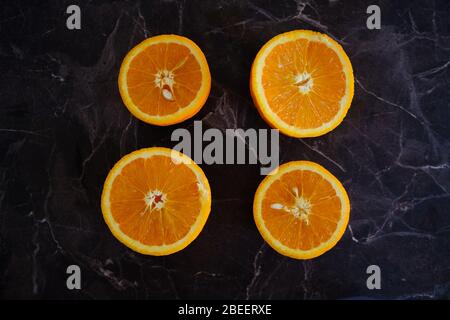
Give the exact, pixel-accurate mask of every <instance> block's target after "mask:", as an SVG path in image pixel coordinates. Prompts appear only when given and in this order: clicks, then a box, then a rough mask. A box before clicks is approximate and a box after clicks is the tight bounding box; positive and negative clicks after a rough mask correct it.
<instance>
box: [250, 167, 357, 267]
mask: <svg viewBox="0 0 450 320" xmlns="http://www.w3.org/2000/svg"><path fill="white" fill-rule="evenodd" d="M349 213H350V202H349V199H348V196H347V192H346V191H345V189H344V187H343V186H342V184H341V183H340V182H339V180H338V179H336V178H335V177H334V176H333V175H332V174H331V173H330V172H329V171H327V170H326V169H325V168H323V167H322V166H320V165H318V164H317V163H313V162H309V161H292V162H288V163H286V164H283V165H281V166H280V167H278V168H277V169H275V171H274V172H273V173H272V174H271V175H268V176H267V177H266V178H265V179H264V180H263V181H262V182H261V184H260V185H259V187H258V189H257V191H256V194H255V199H254V202H253V215H254V219H255V222H256V226H257V227H258V230H259V232H260V233H261V235H262V237H263V238H264V239H265V240H266V242H267V243H269V245H270V246H271V247H272V248H274V249H275V250H276V251H278V252H279V253H281V254H283V255H286V256H289V257H292V258H296V259H311V258H314V257H317V256H320V255H321V254H323V253H325V252H326V251H328V250H330V249H331V248H332V247H333V246H334V245H336V243H337V242H338V241H339V239H340V238H341V237H342V235H343V234H344V231H345V229H346V227H347V224H348V219H349Z"/></svg>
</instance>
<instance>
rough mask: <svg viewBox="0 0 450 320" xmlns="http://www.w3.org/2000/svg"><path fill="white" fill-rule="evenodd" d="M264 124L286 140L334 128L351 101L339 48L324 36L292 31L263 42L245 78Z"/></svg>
mask: <svg viewBox="0 0 450 320" xmlns="http://www.w3.org/2000/svg"><path fill="white" fill-rule="evenodd" d="M250 91H251V94H252V98H253V101H254V103H255V105H256V107H257V109H258V111H259V113H260V114H261V116H262V117H263V118H264V120H265V121H266V122H267V123H268V124H269V125H271V126H272V127H274V128H277V129H279V130H280V131H281V132H282V133H284V134H286V135H289V136H292V137H298V138H301V137H317V136H320V135H323V134H325V133H327V132H329V131H331V130H333V129H334V128H335V127H337V126H338V125H339V124H340V123H341V122H342V120H343V119H344V117H345V115H346V114H347V111H348V109H349V108H350V104H351V102H352V99H353V91H354V79H353V69H352V65H351V63H350V60H349V58H348V57H347V54H346V53H345V52H344V50H343V49H342V47H341V46H340V45H339V43H337V42H336V41H334V40H333V39H331V38H330V37H328V36H327V35H325V34H321V33H318V32H313V31H309V30H294V31H291V32H286V33H283V34H280V35H278V36H276V37H274V38H272V39H271V40H269V41H268V42H267V43H266V44H265V45H264V46H263V47H262V48H261V50H260V51H259V52H258V54H257V56H256V58H255V61H254V62H253V66H252V70H251V76H250Z"/></svg>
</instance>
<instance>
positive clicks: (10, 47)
mask: <svg viewBox="0 0 450 320" xmlns="http://www.w3.org/2000/svg"><path fill="white" fill-rule="evenodd" d="M70 4H78V5H79V6H80V7H81V13H82V22H81V23H82V29H81V30H75V31H70V30H68V29H67V28H66V18H67V16H68V15H67V14H66V8H67V6H68V5H70ZM369 4H378V5H380V7H381V17H382V28H381V30H368V29H367V28H366V18H367V17H368V15H367V14H366V8H367V6H368V5H369ZM449 17H450V5H449V3H448V1H437V0H436V1H433V0H430V1H382V2H377V1H340V0H334V1H275V0H273V1H258V0H253V1H188V0H186V1H139V2H134V1H113V2H107V1H10V2H9V3H6V2H2V5H1V8H0V74H1V78H0V79H1V80H0V88H1V89H0V297H1V298H27V299H42V298H57V299H105V298H114V299H115V298H131V299H135V298H148V299H153V298H189V299H191V298H228V299H245V298H250V299H266V298H268V299H285V298H287V299H336V298H337V299H341V298H344V299H347V298H359V297H370V298H390V299H403V298H412V299H415V298H419V299H420V298H425V299H428V298H449V296H450V238H449V237H450V212H449V207H450V195H449V190H450V164H449V149H450V102H449V101H450V100H449V98H450V93H449V85H450V19H449ZM301 28H305V29H312V30H317V31H321V32H324V33H327V34H328V35H330V36H332V37H333V38H335V39H336V40H338V41H339V42H340V43H341V44H342V45H343V47H344V48H345V50H346V51H347V53H348V55H349V56H350V59H351V61H352V63H353V68H354V72H355V97H354V100H353V103H352V107H351V109H350V111H349V114H348V115H347V117H346V118H345V120H344V121H343V123H342V124H341V125H340V126H339V127H338V128H337V129H335V130H334V131H332V132H331V133H328V134H326V135H325V136H322V137H319V138H313V139H294V138H288V137H285V136H281V137H280V138H281V139H280V159H281V162H282V163H284V162H287V161H290V160H299V159H306V160H311V161H315V162H318V163H320V164H322V165H323V166H325V167H326V168H328V169H329V170H330V171H331V172H332V173H334V174H335V175H336V176H337V177H338V178H339V179H340V180H341V181H342V182H343V183H344V185H345V187H346V189H347V191H348V193H349V196H350V200H351V204H352V210H351V216H350V223H349V227H348V229H347V231H346V233H345V235H344V237H343V238H342V240H341V241H340V242H339V243H338V245H337V246H336V247H335V248H334V249H333V250H332V251H330V252H328V253H326V254H325V255H323V256H321V257H319V258H316V259H314V260H310V261H297V260H293V259H290V258H287V257H284V256H281V255H279V254H277V253H276V252H275V251H273V250H272V249H271V248H270V247H269V246H268V245H266V244H265V243H264V241H263V239H262V238H261V236H260V235H259V234H258V231H257V229H256V227H255V225H254V222H253V218H252V201H253V195H254V192H255V190H256V188H257V186H258V184H259V183H260V181H261V180H262V178H263V177H262V176H260V175H259V166H257V165H249V166H243V165H222V166H218V165H212V166H205V165H203V166H202V168H203V170H204V171H205V173H206V175H207V177H208V179H209V181H210V184H211V188H212V194H213V204H212V211H211V215H210V217H209V220H208V222H207V224H206V226H205V228H204V230H203V232H202V233H201V234H200V236H199V237H198V238H197V239H196V240H195V241H194V242H193V243H192V244H191V245H190V246H188V247H187V248H186V249H185V250H183V251H181V252H179V253H176V254H173V255H171V256H167V257H150V256H143V255H140V254H137V253H134V252H133V251H131V250H129V249H128V248H126V247H125V246H123V245H121V244H120V243H119V242H118V241H117V240H116V239H115V238H114V237H113V236H112V234H111V233H110V232H109V230H108V228H107V226H106V224H105V223H104V222H103V219H102V215H101V210H100V194H101V190H102V184H103V181H104V179H105V177H106V174H107V173H108V171H109V169H110V168H111V167H112V166H113V164H114V163H115V162H116V161H117V160H118V159H120V157H122V156H123V155H125V154H127V153H129V152H131V151H133V150H136V149H138V148H142V147H149V146H167V147H172V146H173V145H174V144H175V143H173V142H171V141H170V135H171V132H172V131H173V130H174V129H175V128H178V127H185V128H189V129H190V130H192V124H193V119H191V120H188V121H186V122H184V123H182V124H180V125H176V126H171V127H165V128H160V127H155V126H151V125H148V124H145V123H143V122H141V121H139V120H137V119H135V118H134V117H133V116H131V114H130V113H129V112H128V111H127V109H126V108H125V107H124V105H123V103H122V101H121V99H120V96H119V93H118V89H117V75H118V70H119V66H120V63H121V61H122V59H123V57H124V56H125V54H126V53H127V52H128V50H130V49H131V48H132V47H133V46H134V45H136V44H137V43H139V42H140V41H142V40H143V39H145V38H146V37H150V36H153V35H157V34H163V33H176V34H181V35H184V36H187V37H189V38H191V39H192V40H194V41H195V42H196V43H197V44H198V45H199V46H200V47H201V48H202V49H203V51H204V52H205V54H206V57H207V59H208V62H209V66H210V68H211V74H212V79H213V81H212V90H211V94H210V97H209V99H208V101H207V103H206V105H205V106H204V108H203V109H202V111H201V112H200V113H199V114H197V115H196V116H195V118H194V119H195V120H202V121H203V127H204V128H209V127H215V128H220V129H225V128H244V129H246V128H267V125H266V124H265V123H264V122H263V121H262V120H261V118H260V117H259V116H258V114H257V112H256V110H255V108H254V107H253V104H252V101H251V98H250V94H249V88H248V80H249V71H250V66H251V63H252V61H253V58H254V57H255V55H256V53H257V51H258V49H259V48H260V47H261V46H262V45H263V44H264V43H265V42H266V41H267V40H269V39H270V38H271V37H273V36H274V35H276V34H278V33H281V32H285V31H289V30H293V29H301ZM71 264H77V265H79V266H80V268H81V270H82V290H78V291H77V290H73V291H70V290H68V289H67V288H66V277H67V275H66V268H67V266H68V265H71ZM371 264H376V265H378V266H380V268H381V275H382V282H381V285H382V289H381V290H373V291H371V290H368V289H367V287H366V279H367V276H368V275H367V274H366V268H367V267H368V266H369V265H371Z"/></svg>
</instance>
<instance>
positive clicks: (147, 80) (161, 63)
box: [119, 35, 211, 126]
mask: <svg viewBox="0 0 450 320" xmlns="http://www.w3.org/2000/svg"><path fill="white" fill-rule="evenodd" d="M210 88H211V75H210V73H209V67H208V63H207V61H206V58H205V55H204V54H203V52H202V51H201V49H200V48H199V47H198V46H197V45H196V44H195V43H194V42H192V41H191V40H189V39H188V38H185V37H181V36H177V35H160V36H156V37H152V38H149V39H147V40H144V41H143V42H141V43H140V44H138V45H137V46H136V47H134V48H133V49H132V50H131V51H130V52H129V53H128V54H127V56H126V57H125V59H124V60H123V62H122V66H121V67H120V73H119V90H120V95H121V96H122V100H123V102H124V103H125V105H126V107H127V108H128V109H129V110H130V112H131V113H132V114H133V115H134V116H136V117H137V118H139V119H141V120H142V121H145V122H147V123H150V124H155V125H160V126H165V125H171V124H175V123H179V122H182V121H184V120H186V119H188V118H190V117H192V116H193V115H195V114H196V113H197V112H198V111H199V110H200V109H201V108H202V106H203V105H204V104H205V102H206V99H207V98H208V95H209V90H210Z"/></svg>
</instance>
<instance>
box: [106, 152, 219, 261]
mask: <svg viewBox="0 0 450 320" xmlns="http://www.w3.org/2000/svg"><path fill="white" fill-rule="evenodd" d="M101 201H102V204H101V205H102V212H103V217H104V219H105V221H106V223H107V225H108V227H109V229H110V230H111V232H112V233H113V235H114V236H115V237H116V238H117V239H118V240H119V241H120V242H122V243H123V244H125V245H126V246H127V247H129V248H131V249H133V250H134V251H137V252H140V253H143V254H148V255H155V256H160V255H167V254H171V253H174V252H176V251H179V250H181V249H183V248H185V247H186V246H187V245H188V244H189V243H191V242H192V241H193V240H194V239H195V238H196V237H197V236H198V235H199V233H200V231H201V230H202V228H203V226H204V225H205V222H206V220H207V219H208V215H209V212H210V210H211V189H210V188H209V183H208V180H207V178H206V176H205V174H204V173H203V171H202V169H201V168H200V167H199V166H198V165H197V164H196V163H195V162H194V161H193V160H191V159H190V158H189V157H188V156H186V155H184V154H182V153H180V152H178V151H175V150H171V149H167V148H147V149H141V150H138V151H135V152H132V153H130V154H128V155H126V156H124V157H123V158H122V159H120V160H119V161H118V162H117V163H116V164H115V165H114V167H113V168H112V169H111V171H110V172H109V174H108V177H107V178H106V181H105V185H104V187H103V193H102V200H101Z"/></svg>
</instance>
